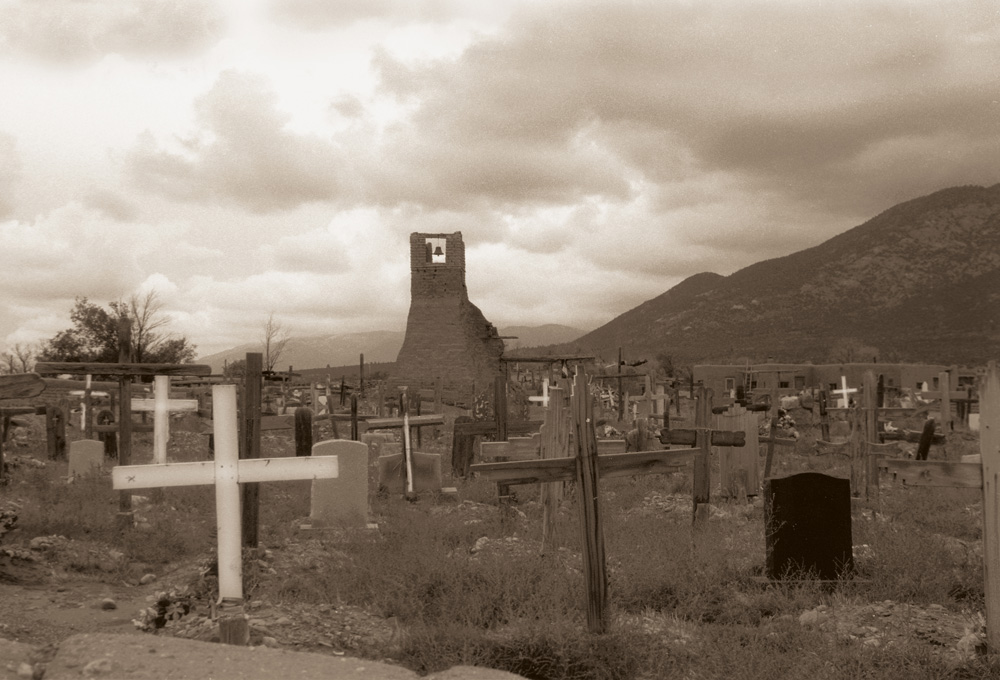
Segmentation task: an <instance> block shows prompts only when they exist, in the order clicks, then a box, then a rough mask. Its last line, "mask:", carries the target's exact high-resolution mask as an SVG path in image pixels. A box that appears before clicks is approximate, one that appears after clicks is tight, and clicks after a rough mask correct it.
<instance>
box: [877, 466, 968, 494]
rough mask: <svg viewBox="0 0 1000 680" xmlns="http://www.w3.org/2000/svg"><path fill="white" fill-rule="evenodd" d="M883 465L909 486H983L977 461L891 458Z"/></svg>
mask: <svg viewBox="0 0 1000 680" xmlns="http://www.w3.org/2000/svg"><path fill="white" fill-rule="evenodd" d="M882 465H883V467H884V468H885V469H887V470H888V471H889V474H891V475H892V476H893V477H895V478H896V479H897V480H899V481H901V482H903V483H904V484H906V485H907V486H944V487H952V488H956V487H957V488H967V489H979V488H981V487H982V486H983V468H982V466H980V465H977V464H975V463H953V462H948V461H939V460H905V459H895V458H890V459H888V460H885V461H883V463H882Z"/></svg>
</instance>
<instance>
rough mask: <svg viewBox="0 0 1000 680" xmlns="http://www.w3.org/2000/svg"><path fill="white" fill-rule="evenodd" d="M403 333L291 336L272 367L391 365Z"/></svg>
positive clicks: (233, 354) (566, 333)
mask: <svg viewBox="0 0 1000 680" xmlns="http://www.w3.org/2000/svg"><path fill="white" fill-rule="evenodd" d="M499 332H500V335H503V336H516V339H513V338H511V339H508V340H505V343H506V345H507V347H508V348H513V347H522V348H523V347H535V346H538V345H552V344H557V343H564V342H569V341H571V340H573V339H574V338H577V337H579V336H580V335H582V334H583V331H581V330H579V329H577V328H571V327H569V326H561V325H558V324H546V325H543V326H508V327H506V328H500V329H499ZM403 336H404V333H403V332H402V331H371V332H368V333H344V334H341V335H316V336H309V337H291V338H289V339H288V343H287V344H286V345H285V348H284V350H283V351H282V353H281V356H280V358H279V360H278V365H277V366H276V367H275V368H276V369H278V370H287V369H288V367H289V366H292V367H294V368H296V369H307V368H323V367H326V366H334V367H336V366H351V365H354V364H357V363H358V360H359V359H360V355H361V354H362V353H363V354H364V355H365V363H366V364H372V363H383V362H393V361H395V360H396V355H398V354H399V348H400V347H402V346H403ZM260 351H261V344H260V343H259V342H257V343H247V344H244V345H240V346H238V347H233V348H232V349H227V350H224V351H222V352H217V353H215V354H210V355H208V356H204V357H201V358H200V359H198V363H201V364H208V365H209V366H211V367H212V371H213V372H216V373H218V372H221V371H222V367H223V365H224V364H225V363H226V362H227V361H236V360H239V359H243V358H245V357H246V354H247V352H260Z"/></svg>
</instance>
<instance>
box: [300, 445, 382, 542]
mask: <svg viewBox="0 0 1000 680" xmlns="http://www.w3.org/2000/svg"><path fill="white" fill-rule="evenodd" d="M312 455H313V457H316V456H337V461H338V463H337V465H338V476H337V477H334V478H330V479H314V480H313V481H312V509H311V510H310V512H309V519H310V520H311V521H312V522H313V523H315V524H317V525H323V526H344V527H364V526H366V525H367V523H368V446H367V445H365V444H364V443H362V442H355V441H350V440H348V439H329V440H327V441H323V442H320V443H318V444H315V445H313V447H312Z"/></svg>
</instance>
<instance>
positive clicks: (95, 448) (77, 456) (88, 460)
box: [66, 439, 104, 478]
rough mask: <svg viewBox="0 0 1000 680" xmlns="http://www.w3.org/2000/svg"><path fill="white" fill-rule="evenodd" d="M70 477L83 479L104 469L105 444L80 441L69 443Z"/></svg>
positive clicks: (67, 456)
mask: <svg viewBox="0 0 1000 680" xmlns="http://www.w3.org/2000/svg"><path fill="white" fill-rule="evenodd" d="M66 458H67V460H69V476H70V478H73V477H83V476H85V475H90V474H93V473H94V472H95V471H96V470H99V469H101V468H102V467H104V442H99V441H97V440H95V439H79V440H77V441H75V442H70V443H69V453H68V454H67V455H66Z"/></svg>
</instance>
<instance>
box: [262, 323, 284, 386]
mask: <svg viewBox="0 0 1000 680" xmlns="http://www.w3.org/2000/svg"><path fill="white" fill-rule="evenodd" d="M288 337H289V331H288V329H287V328H285V327H284V326H283V325H282V323H281V322H280V321H278V320H276V319H275V318H274V312H271V313H270V314H268V317H267V322H266V323H265V324H264V342H263V345H264V351H263V354H264V370H265V371H273V370H274V367H275V365H276V364H277V363H278V359H280V358H281V353H282V352H284V351H285V345H287V344H288Z"/></svg>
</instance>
